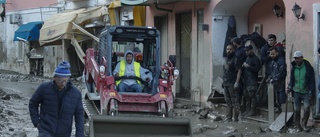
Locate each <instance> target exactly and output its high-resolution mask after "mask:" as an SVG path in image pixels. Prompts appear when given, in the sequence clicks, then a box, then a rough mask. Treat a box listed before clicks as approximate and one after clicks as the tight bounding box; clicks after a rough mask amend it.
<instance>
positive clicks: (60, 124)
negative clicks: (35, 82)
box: [29, 61, 84, 137]
mask: <svg viewBox="0 0 320 137" xmlns="http://www.w3.org/2000/svg"><path fill="white" fill-rule="evenodd" d="M69 68H70V64H69V63H68V62H66V61H64V62H61V63H60V64H59V65H58V66H57V68H56V69H55V72H54V78H53V81H50V82H45V83H42V84H41V85H40V86H39V87H38V89H37V90H36V91H35V93H34V94H33V95H32V97H31V99H30V101H29V112H30V117H31V120H32V123H33V125H34V126H35V127H37V128H38V131H39V136H38V137H70V136H71V131H72V123H73V117H74V120H75V127H76V137H83V136H84V115H83V114H84V110H83V106H82V96H81V92H80V91H79V90H78V89H77V88H76V87H74V86H73V85H72V83H71V82H70V81H69V77H70V76H71V73H70V70H69ZM39 108H40V112H39Z"/></svg>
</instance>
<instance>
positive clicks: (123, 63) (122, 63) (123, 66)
mask: <svg viewBox="0 0 320 137" xmlns="http://www.w3.org/2000/svg"><path fill="white" fill-rule="evenodd" d="M133 67H134V73H135V76H136V77H140V64H139V63H138V62H135V61H133ZM125 72H126V61H125V60H121V61H120V69H119V77H122V76H124V73H125ZM120 82H121V80H118V81H117V82H116V85H117V86H118V85H119V84H120ZM137 83H138V84H140V81H139V80H137Z"/></svg>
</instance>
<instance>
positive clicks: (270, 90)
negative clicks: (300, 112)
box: [268, 83, 275, 124]
mask: <svg viewBox="0 0 320 137" xmlns="http://www.w3.org/2000/svg"><path fill="white" fill-rule="evenodd" d="M274 118H275V116H274V91H273V84H270V83H268V120H269V124H272V123H273V121H274Z"/></svg>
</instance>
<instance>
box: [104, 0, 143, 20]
mask: <svg viewBox="0 0 320 137" xmlns="http://www.w3.org/2000/svg"><path fill="white" fill-rule="evenodd" d="M121 3H122V1H120V0H114V1H113V2H111V3H110V4H109V6H108V12H109V18H110V25H120V15H119V12H118V10H117V8H119V7H121ZM133 22H134V26H145V25H146V7H145V6H133Z"/></svg>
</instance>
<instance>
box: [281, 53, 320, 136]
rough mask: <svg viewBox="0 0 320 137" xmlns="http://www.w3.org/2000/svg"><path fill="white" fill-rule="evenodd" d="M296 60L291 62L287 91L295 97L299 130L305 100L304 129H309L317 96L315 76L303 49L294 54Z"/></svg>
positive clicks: (300, 128)
mask: <svg viewBox="0 0 320 137" xmlns="http://www.w3.org/2000/svg"><path fill="white" fill-rule="evenodd" d="M293 57H294V61H293V62H291V72H290V82H289V85H288V87H287V93H288V92H292V93H293V97H294V123H295V127H296V128H298V130H299V131H301V130H302V127H301V124H300V118H301V116H300V115H301V114H300V113H301V101H302V102H303V107H304V114H303V117H302V126H303V130H305V131H308V130H309V129H308V127H307V122H308V119H309V115H310V104H311V103H312V100H313V99H314V97H315V76H314V70H313V67H312V66H311V64H310V63H309V62H308V61H307V60H305V59H303V55H302V52H301V51H296V52H295V53H294V54H293Z"/></svg>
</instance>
